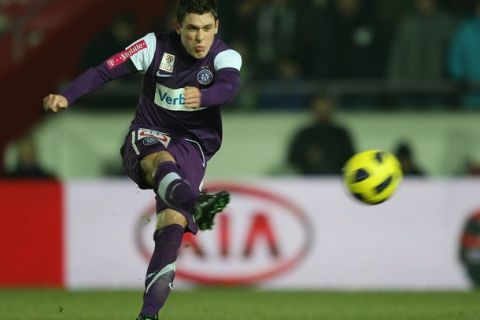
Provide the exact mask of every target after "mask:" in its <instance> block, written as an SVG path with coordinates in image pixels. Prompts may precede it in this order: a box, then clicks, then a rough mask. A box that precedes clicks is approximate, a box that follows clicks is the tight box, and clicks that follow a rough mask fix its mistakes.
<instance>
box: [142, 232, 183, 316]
mask: <svg viewBox="0 0 480 320" xmlns="http://www.w3.org/2000/svg"><path fill="white" fill-rule="evenodd" d="M183 233H184V228H183V227H182V226H180V225H178V224H171V225H168V226H166V227H163V228H161V229H158V230H156V231H155V233H154V235H153V239H154V241H155V249H154V250H153V255H152V258H151V260H150V264H149V265H148V269H147V276H146V279H145V292H144V294H143V307H142V311H141V313H142V314H143V315H146V316H153V315H156V314H157V313H158V311H159V310H160V308H162V306H163V305H164V304H165V301H166V300H167V298H168V295H169V294H170V291H171V290H172V285H173V279H174V277H175V261H176V260H177V254H178V249H179V248H180V244H181V242H182V237H183Z"/></svg>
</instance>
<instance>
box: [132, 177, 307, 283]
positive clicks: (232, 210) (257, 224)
mask: <svg viewBox="0 0 480 320" xmlns="http://www.w3.org/2000/svg"><path fill="white" fill-rule="evenodd" d="M220 190H228V191H229V192H230V193H231V195H232V197H231V203H230V204H229V205H228V207H227V209H226V210H225V211H224V212H222V213H221V214H219V215H218V216H217V217H216V220H215V226H214V228H213V230H211V231H204V232H199V233H198V234H197V235H196V236H194V235H192V234H191V233H186V234H185V235H184V238H183V243H182V247H181V249H180V250H181V251H180V255H179V257H178V259H177V270H176V275H177V277H178V278H182V279H184V280H188V281H191V282H195V283H202V284H209V285H230V286H235V285H246V284H253V283H258V282H261V281H265V280H268V279H271V278H274V277H277V276H279V275H281V274H284V273H286V272H288V271H290V270H293V269H294V268H295V267H296V266H297V265H298V264H299V263H300V262H301V261H302V260H303V259H304V258H305V256H306V255H307V253H308V251H309V250H310V246H311V244H312V243H313V230H312V228H311V224H310V222H309V221H308V218H307V216H306V215H305V214H304V213H303V211H302V210H301V209H300V208H299V207H298V206H296V205H295V204H294V203H293V202H292V201H291V200H289V199H287V198H286V197H284V196H282V195H279V194H275V193H273V192H271V191H267V190H264V189H260V188H257V187H252V186H246V185H240V184H230V183H228V184H223V183H218V184H210V185H209V186H208V187H207V191H208V192H218V191H220ZM150 209H151V210H149V211H148V212H147V213H145V214H144V215H142V219H140V221H139V223H138V224H137V228H136V241H137V246H138V248H139V251H140V253H141V254H142V256H143V257H144V258H145V259H146V260H147V261H148V260H149V259H150V257H151V252H152V251H153V241H152V240H151V239H152V233H153V230H147V229H148V228H146V227H145V226H146V225H147V226H148V225H149V224H146V223H145V221H149V220H150V219H152V220H153V218H154V207H153V206H152V208H150Z"/></svg>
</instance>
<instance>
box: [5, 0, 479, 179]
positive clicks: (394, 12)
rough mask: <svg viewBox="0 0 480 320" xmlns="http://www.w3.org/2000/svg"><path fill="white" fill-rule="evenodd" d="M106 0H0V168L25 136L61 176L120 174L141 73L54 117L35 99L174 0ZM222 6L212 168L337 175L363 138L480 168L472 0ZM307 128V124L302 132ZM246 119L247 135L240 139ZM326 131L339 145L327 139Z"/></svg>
mask: <svg viewBox="0 0 480 320" xmlns="http://www.w3.org/2000/svg"><path fill="white" fill-rule="evenodd" d="M114 3H115V4H114V5H112V4H111V3H110V2H109V1H104V2H102V4H98V3H97V2H95V1H87V0H84V1H80V2H78V3H75V4H74V3H73V2H70V1H53V0H52V1H28V0H23V1H13V0H12V1H2V2H1V9H2V10H1V14H0V34H1V36H0V41H1V43H2V44H1V48H2V59H1V61H0V84H1V86H0V87H1V91H2V100H3V102H2V104H3V105H4V108H3V115H2V117H1V118H2V120H1V121H2V124H1V125H2V131H1V136H0V151H1V153H0V155H1V158H2V159H3V166H2V167H1V169H2V171H3V172H4V173H5V174H11V173H12V171H14V170H15V166H16V165H17V164H18V162H19V161H22V156H21V155H20V154H21V152H20V150H21V149H22V147H21V146H22V145H23V146H25V141H26V140H29V141H30V145H31V147H34V146H35V157H36V159H35V161H38V164H39V166H41V167H42V168H44V169H45V170H46V171H48V172H49V173H50V174H52V175H55V176H56V177H59V178H61V179H68V178H72V177H97V176H106V175H107V176H108V175H116V174H122V169H121V165H120V158H119V157H118V152H117V149H118V146H119V144H120V142H121V141H122V139H123V135H124V134H125V130H126V128H127V123H128V121H129V120H130V119H131V117H132V115H133V112H134V109H135V106H136V100H137V96H138V92H139V86H140V81H139V79H138V78H135V77H132V78H128V79H122V80H120V81H116V82H112V83H110V84H108V85H107V86H105V87H104V88H102V89H100V90H98V91H97V92H95V93H94V94H91V95H89V96H87V97H85V98H83V99H82V100H80V101H78V102H77V103H76V105H75V106H74V107H73V108H71V110H69V111H70V112H68V113H66V114H62V115H60V116H57V115H55V116H52V115H50V114H45V113H44V112H43V110H42V108H41V99H42V97H44V96H45V95H46V94H48V93H50V92H57V91H58V90H59V89H60V88H62V86H64V85H65V84H66V83H68V81H70V80H72V79H73V78H74V77H75V76H76V75H78V74H79V73H80V72H82V71H84V70H86V68H88V67H89V66H95V65H97V64H99V63H101V62H103V60H104V59H106V58H107V57H110V56H111V55H113V54H114V53H116V52H118V51H121V50H122V49H123V48H125V47H126V46H128V45H129V44H130V43H131V42H132V41H134V40H136V39H138V38H140V37H141V36H143V35H144V34H146V33H147V32H151V31H167V30H169V29H171V28H172V24H173V19H174V18H173V9H174V8H173V7H174V3H173V2H172V1H145V2H144V3H143V4H142V7H140V8H139V7H137V6H134V5H131V4H129V2H127V1H116V2H114ZM219 11H220V16H221V27H220V34H221V37H222V38H223V39H224V40H225V41H226V42H227V43H229V44H230V45H231V46H232V47H233V48H234V49H236V50H238V51H239V52H240V53H241V54H242V57H243V60H244V63H243V68H242V74H243V75H242V76H243V78H242V79H243V83H242V88H241V90H240V93H239V95H238V98H237V99H236V101H235V102H234V103H232V104H231V105H228V106H226V107H225V108H224V114H225V140H224V141H225V143H224V147H223V148H222V150H221V152H220V153H219V154H218V156H217V157H216V158H215V159H214V160H213V161H212V165H211V166H210V168H209V171H208V175H209V176H211V177H225V176H237V175H253V176H257V175H261V176H263V175H278V174H280V175H283V174H292V173H293V174H296V173H302V174H309V173H312V174H316V173H318V174H331V173H335V174H336V173H339V168H341V167H342V165H343V161H344V159H345V157H346V156H348V155H349V154H351V153H352V152H356V151H360V150H364V149H371V148H381V149H385V150H388V151H391V152H397V153H400V154H401V157H402V158H407V157H408V158H409V160H408V161H409V162H412V163H411V164H409V166H414V167H415V170H414V171H415V173H416V174H419V173H421V174H422V175H426V176H430V175H431V176H469V175H475V174H478V172H479V164H480V139H479V138H480V137H479V134H480V131H479V130H478V129H477V127H478V126H477V123H478V121H477V120H478V117H479V112H478V110H479V108H480V92H479V91H478V89H479V88H478V87H479V86H478V81H480V67H479V66H480V45H479V43H478V41H477V40H476V39H478V32H479V31H478V28H477V25H478V23H479V21H480V4H479V2H478V1H475V0H457V1H453V0H407V1H405V0H398V1H397V0H388V1H378V0H377V1H375V0H330V1H327V0H323V1H322V0H297V1H289V0H275V1H266V0H265V1H262V0H252V1H235V0H232V1H220V3H219ZM327 124H328V125H327ZM306 127H310V130H313V131H311V132H310V131H308V132H307V133H305V132H304V133H303V134H304V135H305V134H306V135H307V136H308V138H307V139H303V138H302V137H300V136H299V134H300V132H301V131H302V130H304V129H306ZM337 127H339V128H340V129H339V130H340V131H341V133H338V130H337V129H338V128H337ZM246 128H248V132H249V134H250V135H253V136H255V139H244V136H243V135H242V132H243V131H244V130H245V129H246ZM279 128H281V130H279ZM315 128H317V129H315ZM59 130H61V134H58V133H59ZM310 133H311V134H310ZM325 134H328V135H329V138H328V139H320V138H317V137H319V136H322V135H325ZM26 136H28V137H26ZM295 139H302V140H303V144H302V145H298V144H296V143H295ZM336 139H340V140H342V139H343V140H345V139H346V140H349V142H348V146H344V145H345V143H341V146H340V147H338V148H336V147H335V145H337V141H336ZM322 140H323V141H325V140H327V141H330V142H329V143H330V146H325V144H326V142H322ZM22 142H23V143H22ZM321 144H323V145H321ZM265 145H268V146H269V149H268V152H265V149H264V146H265ZM293 145H297V146H296V148H297V149H296V150H295V152H294V153H295V154H296V155H297V156H296V158H294V157H292V156H291V153H292V152H293V151H292V148H293ZM73 146H74V147H73ZM321 148H326V149H325V150H324V151H321V150H320V149H321ZM345 148H346V149H347V150H342V149H345ZM245 150H248V152H245ZM315 150H316V151H315ZM251 153H255V154H257V156H256V157H251V156H247V154H251ZM315 153H317V154H315ZM320 153H322V155H320ZM23 154H24V153H23ZM30 156H31V157H32V156H33V155H30ZM320 156H322V157H324V158H325V159H324V163H322V162H321V161H317V160H318V158H319V157H320ZM327 158H333V160H331V159H327ZM235 159H239V160H241V161H236V165H235V166H231V163H232V162H233V161H235ZM308 161H312V162H315V163H316V164H308ZM329 161H332V162H334V163H335V162H336V164H328V162H329ZM305 166H316V168H305ZM325 166H326V167H328V168H324V167H325ZM409 170H410V169H408V170H407V173H408V171H409Z"/></svg>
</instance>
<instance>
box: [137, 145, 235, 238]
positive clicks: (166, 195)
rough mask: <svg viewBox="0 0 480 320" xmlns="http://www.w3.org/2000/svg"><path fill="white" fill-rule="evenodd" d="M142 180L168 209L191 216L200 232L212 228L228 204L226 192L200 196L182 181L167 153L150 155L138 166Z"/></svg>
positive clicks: (185, 181) (173, 160)
mask: <svg viewBox="0 0 480 320" xmlns="http://www.w3.org/2000/svg"><path fill="white" fill-rule="evenodd" d="M140 165H141V167H142V170H143V172H145V179H146V181H147V182H148V183H150V184H151V185H153V186H154V190H155V193H156V194H157V195H158V196H159V197H160V198H161V199H162V201H163V202H164V203H165V204H166V205H167V206H168V207H171V208H175V209H178V210H180V211H186V212H189V213H191V214H193V216H194V218H195V222H196V224H197V226H198V228H199V229H200V230H207V229H211V228H212V227H213V221H214V218H215V216H216V215H217V213H219V212H221V211H222V210H223V209H224V208H225V207H226V206H227V204H228V202H229V200H230V195H229V193H228V192H226V191H221V192H218V193H215V194H207V193H200V192H199V191H197V190H195V189H194V188H192V186H191V185H190V183H189V182H188V181H187V180H185V179H183V177H182V175H181V172H180V169H179V167H178V166H177V164H176V163H175V159H174V158H173V156H172V155H171V154H170V153H168V152H167V151H160V152H156V153H152V154H149V155H147V156H146V157H144V158H143V159H142V161H141V163H140Z"/></svg>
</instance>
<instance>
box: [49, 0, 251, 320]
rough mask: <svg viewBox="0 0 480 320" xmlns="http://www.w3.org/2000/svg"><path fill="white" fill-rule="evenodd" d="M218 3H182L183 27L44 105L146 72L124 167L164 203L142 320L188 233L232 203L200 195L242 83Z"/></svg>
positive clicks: (55, 105) (150, 37)
mask: <svg viewBox="0 0 480 320" xmlns="http://www.w3.org/2000/svg"><path fill="white" fill-rule="evenodd" d="M218 27H219V20H218V16H217V8H216V0H179V2H178V4H177V9H176V22H175V30H174V31H171V32H170V33H149V34H147V35H146V36H144V37H143V38H141V39H139V40H138V41H136V42H134V43H133V44H132V45H130V46H129V47H127V48H126V49H125V50H124V51H122V52H120V53H118V54H116V55H114V56H112V57H111V58H108V59H107V60H106V61H105V62H104V63H102V64H100V65H99V66H97V67H95V68H90V69H88V70H87V71H86V72H84V73H83V74H81V75H80V76H79V77H78V78H76V79H75V80H74V81H73V82H72V83H71V84H70V85H69V86H68V87H67V88H65V89H64V90H63V91H62V92H60V94H50V95H48V96H47V97H45V98H44V100H43V105H44V108H45V110H47V111H53V112H58V111H59V110H61V109H65V108H67V107H68V106H69V105H71V104H73V103H74V101H75V100H77V99H78V98H79V97H81V96H83V95H85V94H87V93H89V92H91V91H93V90H94V89H96V88H98V87H99V86H101V85H102V84H104V83H105V82H107V81H110V80H112V79H115V78H118V77H121V76H124V75H127V74H130V73H132V72H140V73H142V74H143V89H142V93H141V95H140V98H139V100H138V105H137V111H136V114H135V117H134V119H133V121H132V122H131V125H130V128H129V132H128V134H127V136H126V138H125V142H124V144H123V146H122V148H121V151H120V152H121V155H122V159H123V163H124V167H125V169H126V171H127V173H128V175H129V176H130V178H131V179H132V180H133V181H135V182H136V183H137V184H138V186H139V187H140V188H142V189H153V190H154V192H155V194H156V201H157V229H156V231H155V233H154V241H155V249H154V252H153V256H152V258H151V260H150V263H149V266H148V270H147V274H146V280H145V291H144V297H143V307H142V309H141V312H140V314H139V316H138V318H137V320H139V319H157V314H158V311H159V310H160V308H161V307H162V306H163V305H164V303H165V300H166V299H167V297H168V294H169V293H170V290H171V289H172V282H173V278H174V275H175V261H176V259H177V253H178V249H179V247H180V244H181V240H182V235H183V233H184V232H192V233H194V234H195V233H196V232H197V231H198V229H200V230H205V229H210V228H212V226H213V220H214V217H215V215H216V214H217V213H218V212H220V211H222V210H223V209H224V207H225V206H226V205H227V203H228V201H229V194H228V193H227V192H225V191H222V192H219V193H216V194H206V193H202V192H200V191H199V190H200V186H201V182H202V180H203V176H204V173H205V167H206V164H207V161H208V160H209V159H210V158H211V157H212V156H213V155H214V154H215V152H216V151H217V150H218V149H219V148H220V144H221V139H222V122H221V117H220V107H221V106H222V105H223V104H225V103H228V102H229V101H231V100H232V98H233V97H234V95H235V93H236V91H237V89H238V87H239V84H240V67H241V64H242V59H241V57H240V55H239V54H238V53H237V52H236V51H234V50H232V49H230V48H229V47H228V46H227V45H226V44H225V43H224V42H222V40H220V39H219V38H218V37H216V34H217V32H218Z"/></svg>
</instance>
